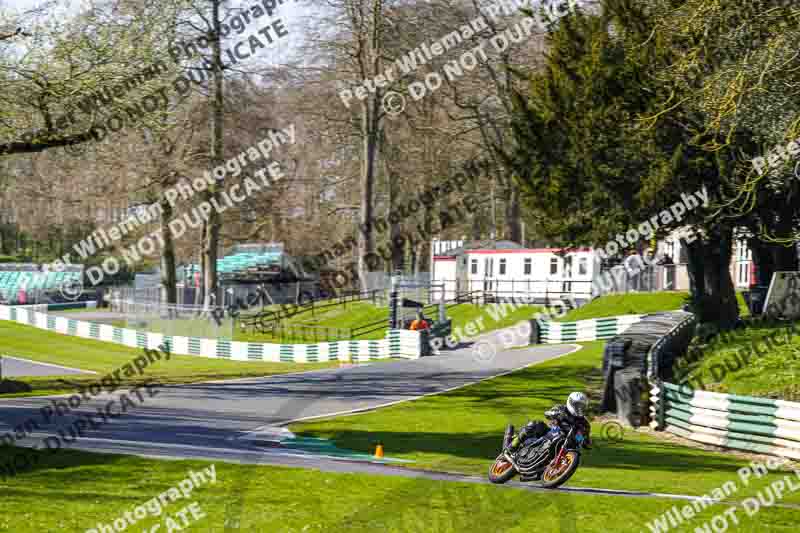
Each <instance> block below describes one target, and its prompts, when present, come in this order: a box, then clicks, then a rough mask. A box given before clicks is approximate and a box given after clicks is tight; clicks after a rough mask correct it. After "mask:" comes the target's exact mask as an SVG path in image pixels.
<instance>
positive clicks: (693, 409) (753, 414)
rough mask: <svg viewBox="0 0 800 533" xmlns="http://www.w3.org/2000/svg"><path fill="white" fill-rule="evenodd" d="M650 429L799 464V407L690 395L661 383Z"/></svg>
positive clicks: (751, 399) (700, 393)
mask: <svg viewBox="0 0 800 533" xmlns="http://www.w3.org/2000/svg"><path fill="white" fill-rule="evenodd" d="M650 399H651V406H650V411H651V415H652V420H653V422H651V424H650V425H651V427H653V428H654V429H664V430H666V431H669V432H670V433H674V434H676V435H679V436H681V437H684V438H686V439H689V440H693V441H697V442H702V443H706V444H713V445H716V446H723V447H726V448H731V449H734V450H742V451H747V452H752V453H763V454H769V455H777V456H781V457H787V458H790V459H796V460H798V459H800V403H797V402H787V401H784V400H771V399H768V398H755V397H751V396H737V395H735V394H721V393H717V392H707V391H702V390H693V389H691V388H689V387H688V385H683V386H678V385H673V384H672V383H666V382H660V383H659V384H657V385H656V386H654V387H653V389H652V390H651V396H650Z"/></svg>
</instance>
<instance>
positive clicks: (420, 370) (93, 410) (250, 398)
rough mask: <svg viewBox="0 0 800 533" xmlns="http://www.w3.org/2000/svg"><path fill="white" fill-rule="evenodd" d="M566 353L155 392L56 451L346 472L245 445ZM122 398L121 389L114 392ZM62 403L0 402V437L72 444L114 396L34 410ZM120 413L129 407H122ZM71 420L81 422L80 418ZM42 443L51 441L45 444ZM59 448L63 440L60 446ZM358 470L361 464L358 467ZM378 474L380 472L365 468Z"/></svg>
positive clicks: (456, 354)
mask: <svg viewBox="0 0 800 533" xmlns="http://www.w3.org/2000/svg"><path fill="white" fill-rule="evenodd" d="M576 349H577V346H575V345H552V346H539V347H535V348H528V349H514V350H506V351H502V352H500V353H498V354H497V355H496V356H495V357H493V358H491V359H490V360H485V358H483V357H476V356H475V354H474V352H473V350H472V349H471V348H461V349H458V350H453V351H450V352H446V354H445V355H438V356H432V357H426V358H423V359H419V360H414V361H397V362H379V363H374V364H371V365H367V366H358V367H350V368H339V369H328V370H320V371H313V372H304V373H299V374H287V375H282V376H273V377H266V378H248V379H242V380H233V381H223V382H210V383H199V384H191V385H172V386H164V387H158V388H157V389H155V390H154V392H155V395H154V396H153V397H150V396H149V395H148V393H147V392H146V391H145V390H144V389H142V391H141V393H140V394H141V396H142V398H143V401H139V399H138V398H135V397H134V395H130V397H131V398H133V399H134V404H135V405H133V406H130V407H129V408H128V409H127V412H125V413H123V414H121V415H119V416H118V417H115V418H109V419H108V422H107V423H103V424H102V425H100V427H97V428H96V429H88V430H87V431H85V432H84V435H83V436H81V437H79V438H77V440H76V441H75V442H70V443H69V444H63V447H64V448H67V447H69V448H76V449H82V450H89V451H102V452H109V453H124V454H135V455H140V456H147V457H171V458H198V459H221V460H229V461H235V462H253V463H259V464H281V465H296V466H307V467H314V468H323V463H329V464H327V466H328V467H330V468H332V469H334V470H337V471H338V470H352V468H350V467H349V466H352V463H350V462H347V463H343V462H342V461H341V460H336V459H324V458H322V457H319V456H310V455H308V454H304V453H302V452H297V451H292V450H286V449H281V448H272V449H269V448H264V447H263V446H257V445H256V444H254V441H259V440H263V438H264V435H266V436H267V437H266V438H267V439H269V435H274V433H275V430H274V426H278V425H282V424H287V423H289V422H291V421H295V420H298V419H305V418H309V417H319V416H326V415H333V414H340V413H343V412H351V411H354V410H366V409H372V408H376V407H379V406H382V405H386V404H391V403H396V402H401V401H406V400H410V399H413V398H417V397H419V396H423V395H427V394H433V393H439V392H443V391H446V390H450V389H454V388H458V387H462V386H464V385H468V384H471V383H475V382H477V381H481V380H484V379H487V378H491V377H493V376H497V375H501V374H505V373H508V372H512V371H514V370H517V369H520V368H523V367H526V366H529V365H532V364H535V363H538V362H542V361H546V360H549V359H552V358H555V357H559V356H562V355H565V354H568V353H572V352H574V351H575V350H576ZM123 392H124V391H123ZM67 397H68V395H64V396H60V397H57V396H52V397H47V398H45V397H34V398H16V399H8V400H4V401H0V435H2V434H4V433H6V432H7V431H9V430H10V429H12V428H13V427H15V426H18V425H20V424H24V423H25V422H26V421H27V420H34V421H36V423H37V426H36V428H35V429H34V430H33V431H32V432H31V433H29V434H28V436H27V437H26V438H25V439H23V440H20V441H18V442H17V444H20V445H26V446H32V445H37V446H38V447H44V440H43V439H44V438H45V437H48V436H53V435H57V432H58V430H61V431H62V432H63V433H64V434H65V435H66V437H67V438H68V440H69V441H72V440H73V439H72V438H71V436H70V433H69V431H68V429H69V426H70V425H71V424H72V423H73V422H74V421H75V420H76V419H79V418H83V419H85V418H86V417H85V415H89V414H95V415H96V416H95V417H94V420H95V421H100V420H102V419H101V418H100V417H99V416H97V410H98V409H101V410H102V409H104V408H105V407H106V406H107V405H108V404H109V402H111V401H112V400H116V403H115V404H114V407H113V409H112V410H111V411H112V412H113V413H117V412H119V411H120V405H119V404H120V393H119V392H115V393H114V394H105V393H104V394H100V395H98V396H96V397H94V398H92V399H90V400H88V401H87V400H84V401H83V403H82V404H81V405H80V406H78V407H77V408H76V409H72V410H71V411H70V412H68V413H65V414H63V416H56V415H55V414H50V416H49V417H48V418H47V419H45V416H44V414H43V411H42V409H44V410H45V411H48V410H49V409H51V408H54V407H55V405H54V404H53V403H52V401H53V400H55V401H56V402H58V399H61V400H62V401H63V400H65V399H66V398H67ZM129 405H130V404H129ZM81 415H84V416H83V417H82V416H81ZM51 442H52V439H51ZM62 442H64V441H63V440H62ZM364 466H367V464H364ZM371 466H374V467H382V466H380V465H371Z"/></svg>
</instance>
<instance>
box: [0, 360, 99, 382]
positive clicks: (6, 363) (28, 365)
mask: <svg viewBox="0 0 800 533" xmlns="http://www.w3.org/2000/svg"><path fill="white" fill-rule="evenodd" d="M73 374H95V372H92V371H91V370H79V369H77V368H70V367H68V366H61V365H53V364H50V363H40V362H37V361H31V360H29V359H21V358H19V357H11V356H8V355H0V376H3V377H4V378H18V377H23V376H25V377H31V376H69V375H73Z"/></svg>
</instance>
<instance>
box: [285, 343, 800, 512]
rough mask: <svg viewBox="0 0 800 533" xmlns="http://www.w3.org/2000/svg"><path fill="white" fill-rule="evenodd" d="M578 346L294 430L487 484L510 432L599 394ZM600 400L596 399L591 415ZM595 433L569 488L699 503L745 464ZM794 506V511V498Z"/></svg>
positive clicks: (588, 347) (596, 363)
mask: <svg viewBox="0 0 800 533" xmlns="http://www.w3.org/2000/svg"><path fill="white" fill-rule="evenodd" d="M582 344H583V346H584V349H583V350H581V351H579V352H577V353H575V354H572V355H569V356H565V357H562V358H559V359H554V360H551V361H548V362H546V363H542V364H539V365H535V366H532V367H529V368H527V369H524V370H520V371H518V372H515V373H513V374H509V375H507V376H502V377H498V378H495V379H491V380H488V381H485V382H482V383H479V384H476V385H472V386H469V387H464V388H461V389H458V390H455V391H452V392H449V393H446V394H441V395H437V396H430V397H427V398H422V399H419V400H415V401H412V402H406V403H403V404H399V405H396V406H392V407H388V408H385V409H381V410H378V411H374V412H371V413H366V414H360V415H353V416H348V417H341V418H337V419H331V420H322V421H314V422H308V423H301V424H296V425H293V426H292V427H291V429H292V431H294V432H296V433H298V434H300V435H303V436H313V437H321V438H327V439H331V440H333V441H334V442H335V443H336V445H337V446H339V447H340V448H347V449H351V450H357V451H361V452H365V453H369V452H371V451H373V450H374V445H375V443H376V442H378V441H380V442H382V443H383V444H384V447H385V450H386V453H387V454H389V455H391V456H392V457H398V458H403V459H411V460H414V461H415V463H413V464H412V465H410V467H411V468H425V469H434V470H448V471H457V472H463V473H469V474H476V475H483V474H485V472H486V470H487V469H488V467H489V465H490V463H491V461H492V460H493V459H494V457H496V455H497V453H498V447H499V444H500V441H501V439H502V435H503V430H504V428H505V426H506V424H508V423H513V424H514V425H515V426H517V427H519V425H520V424H524V423H525V422H526V421H527V420H529V419H531V418H537V419H541V418H542V413H543V412H544V411H545V410H546V409H548V408H550V407H551V406H553V405H554V404H556V403H560V402H564V401H565V399H566V397H567V396H568V395H569V393H570V392H573V391H575V390H587V389H590V390H593V391H596V390H597V389H598V388H599V386H600V384H601V379H602V378H601V376H600V372H599V370H598V368H599V367H600V364H601V360H602V347H603V343H602V342H590V343H582ZM598 399H599V398H598V395H597V394H592V404H593V405H594V406H596V405H597V402H598ZM592 431H593V435H594V437H595V441H596V444H595V447H594V449H593V450H591V451H589V452H588V454H587V455H586V457H585V461H584V464H583V465H582V466H581V468H580V469H579V470H578V472H577V473H576V474H575V476H574V478H573V479H572V480H570V484H571V485H574V486H589V487H603V488H608V489H624V490H642V491H652V492H668V493H682V494H696V495H700V494H704V493H705V492H707V491H710V490H712V489H713V488H715V487H719V486H721V485H722V484H723V483H724V482H725V481H727V480H729V479H734V478H736V471H737V469H738V468H740V467H741V466H742V465H743V464H744V462H743V461H741V460H740V459H737V458H736V457H733V456H729V455H726V454H723V453H714V452H707V451H703V450H698V449H694V448H687V447H683V446H680V445H678V444H675V443H672V442H667V441H664V440H661V439H658V438H656V436H654V435H652V434H648V433H647V432H636V431H632V430H629V431H627V432H626V433H625V435H624V439H623V440H622V441H621V442H617V441H615V440H612V439H611V438H609V437H607V436H606V435H604V430H603V426H602V424H600V423H594V424H593V426H592ZM678 473H680V474H679V475H678ZM751 488H752V487H748V488H746V490H749V489H751ZM746 490H745V489H743V492H746ZM793 498H794V501H800V493H797V494H796V495H794V496H793Z"/></svg>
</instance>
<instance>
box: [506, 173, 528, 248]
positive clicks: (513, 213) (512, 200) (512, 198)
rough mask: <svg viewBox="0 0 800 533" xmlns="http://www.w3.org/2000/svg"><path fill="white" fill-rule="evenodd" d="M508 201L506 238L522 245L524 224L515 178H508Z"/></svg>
mask: <svg viewBox="0 0 800 533" xmlns="http://www.w3.org/2000/svg"><path fill="white" fill-rule="evenodd" d="M507 194H508V200H506V231H505V234H506V238H507V239H508V240H509V241H512V242H516V243H519V244H522V245H523V246H524V243H523V242H522V223H521V218H520V208H519V185H517V184H516V182H515V181H514V178H513V176H509V177H508V191H507Z"/></svg>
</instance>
